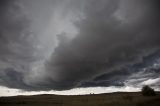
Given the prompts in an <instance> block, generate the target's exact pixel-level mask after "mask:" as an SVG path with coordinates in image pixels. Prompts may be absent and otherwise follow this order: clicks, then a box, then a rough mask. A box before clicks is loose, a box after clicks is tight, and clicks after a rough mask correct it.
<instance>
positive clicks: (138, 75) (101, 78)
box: [0, 0, 160, 96]
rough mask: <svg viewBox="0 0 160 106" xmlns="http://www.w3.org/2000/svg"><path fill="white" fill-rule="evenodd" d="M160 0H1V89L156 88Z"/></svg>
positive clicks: (75, 91) (10, 92)
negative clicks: (148, 86)
mask: <svg viewBox="0 0 160 106" xmlns="http://www.w3.org/2000/svg"><path fill="white" fill-rule="evenodd" d="M159 11H160V2H159V0H0V86H1V87H0V89H1V90H0V96H1V95H3V96H4V95H17V94H33V92H34V93H35V92H36V93H42V92H43V93H55V94H86V93H90V92H95V93H102V92H111V91H112V92H116V91H119V90H122V91H138V90H140V88H141V87H142V86H143V85H150V86H152V87H154V88H155V89H156V90H159V88H160V20H159V19H160V14H159Z"/></svg>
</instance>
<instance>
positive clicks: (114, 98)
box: [0, 92, 160, 106]
mask: <svg viewBox="0 0 160 106" xmlns="http://www.w3.org/2000/svg"><path fill="white" fill-rule="evenodd" d="M0 106H160V94H159V93H157V95H156V96H142V94H141V93H131V92H130V93H108V94H92V95H77V96H60V95H34V96H14V97H1V98H0Z"/></svg>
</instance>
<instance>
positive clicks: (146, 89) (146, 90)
mask: <svg viewBox="0 0 160 106" xmlns="http://www.w3.org/2000/svg"><path fill="white" fill-rule="evenodd" d="M142 95H144V96H155V95H156V93H155V91H154V89H152V88H150V87H149V86H147V85H145V86H143V88H142Z"/></svg>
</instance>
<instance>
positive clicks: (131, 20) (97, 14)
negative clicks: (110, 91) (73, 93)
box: [46, 0, 160, 89]
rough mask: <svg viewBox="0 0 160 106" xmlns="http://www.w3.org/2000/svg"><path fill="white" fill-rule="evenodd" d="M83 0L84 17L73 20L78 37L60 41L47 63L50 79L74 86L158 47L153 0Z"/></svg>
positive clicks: (136, 58)
mask: <svg viewBox="0 0 160 106" xmlns="http://www.w3.org/2000/svg"><path fill="white" fill-rule="evenodd" d="M83 2H85V3H84V4H85V6H84V11H83V12H84V17H85V18H84V19H82V20H81V21H80V22H77V23H76V25H77V27H78V28H79V34H78V36H77V37H76V38H75V39H73V40H72V41H71V42H69V43H64V42H60V44H59V46H58V47H57V48H56V49H55V52H54V53H53V56H52V58H51V60H50V61H49V62H48V64H47V66H46V70H47V71H48V72H49V74H50V75H51V76H50V77H51V79H53V80H57V82H59V83H68V84H71V86H69V87H72V86H74V85H75V86H76V85H77V84H80V83H81V82H83V81H88V80H92V79H93V78H94V77H96V76H97V75H98V74H103V73H106V72H107V73H109V74H110V73H111V71H113V70H116V69H117V70H118V69H119V68H121V67H125V66H126V65H128V64H134V63H136V62H139V61H141V60H142V58H143V57H144V56H147V55H149V54H150V53H153V52H155V51H156V50H157V49H159V46H160V43H159V40H160V38H159V25H160V24H159V19H158V17H157V16H159V15H158V14H159V12H158V11H156V10H154V9H155V5H153V4H154V3H153V2H151V1H144V0H141V1H138V0H135V1H127V0H118V1H117V0H116V1H115V0H112V1H106V0H105V1H104V0H101V1H95V0H92V1H90V0H88V1H83ZM152 3H153V4H152ZM122 4H124V5H125V6H126V7H122V6H123V5H122ZM117 11H118V12H119V13H118V12H117ZM115 15H117V17H116V16H115ZM116 18H119V19H116ZM124 73H125V72H124ZM130 73H132V72H130ZM52 74H56V75H57V77H58V78H54V77H52ZM109 74H107V75H109ZM107 75H106V77H107V78H109V77H112V78H113V77H114V76H115V75H116V78H117V80H118V75H119V76H121V74H119V73H117V72H113V73H112V75H111V76H109V77H108V76H107ZM122 79H123V78H122ZM115 81H116V80H115ZM110 83H112V80H111V81H110ZM97 85H100V84H97ZM106 85H107V84H106ZM108 85H110V84H108ZM66 88H68V86H66ZM61 89H65V88H64V87H62V88H61Z"/></svg>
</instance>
